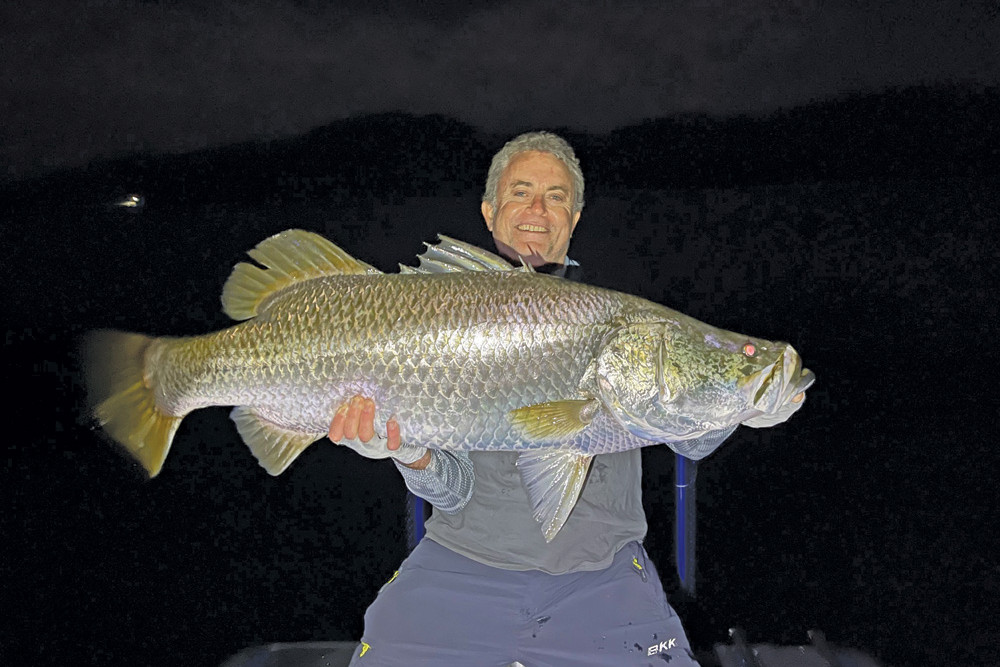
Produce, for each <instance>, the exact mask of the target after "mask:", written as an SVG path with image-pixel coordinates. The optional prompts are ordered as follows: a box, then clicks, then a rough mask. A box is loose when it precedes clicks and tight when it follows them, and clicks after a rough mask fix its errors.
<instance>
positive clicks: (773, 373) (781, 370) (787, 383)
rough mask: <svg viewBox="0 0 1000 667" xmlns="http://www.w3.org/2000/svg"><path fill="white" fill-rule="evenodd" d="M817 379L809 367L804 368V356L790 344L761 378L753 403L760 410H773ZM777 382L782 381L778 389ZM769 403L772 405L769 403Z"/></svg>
mask: <svg viewBox="0 0 1000 667" xmlns="http://www.w3.org/2000/svg"><path fill="white" fill-rule="evenodd" d="M815 381H816V375H815V374H814V373H813V372H812V371H811V370H809V369H808V368H802V358H801V357H799V354H798V352H796V351H795V349H794V348H793V347H791V346H790V345H789V346H788V347H786V348H785V351H784V352H783V353H782V357H781V359H778V360H775V362H774V364H773V365H772V366H771V368H770V370H769V371H768V372H767V374H766V375H765V376H764V378H763V379H762V380H761V382H760V384H759V385H758V387H757V391H756V392H755V393H754V397H753V405H754V407H755V408H757V409H758V410H763V411H764V412H773V411H774V410H776V409H778V408H780V407H782V406H784V405H786V404H787V403H789V402H790V401H791V400H792V399H793V398H795V397H796V396H798V395H799V394H801V393H802V392H804V391H805V390H806V389H808V388H809V387H811V386H812V384H813V382H815ZM776 382H780V383H781V386H780V388H779V389H777V391H776V390H775V389H776V388H775V387H774V384H775V383H776ZM800 400H801V399H800ZM762 403H763V404H764V405H762ZM768 403H770V405H767V404H768Z"/></svg>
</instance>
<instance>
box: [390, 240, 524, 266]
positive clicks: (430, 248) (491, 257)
mask: <svg viewBox="0 0 1000 667" xmlns="http://www.w3.org/2000/svg"><path fill="white" fill-rule="evenodd" d="M424 245H425V246H427V249H426V250H425V251H424V252H423V253H421V254H420V255H417V259H418V260H420V265H419V266H415V267H414V266H404V265H402V264H400V265H399V272H400V273H455V272H458V271H515V270H518V271H528V272H531V273H534V272H535V270H534V269H533V268H532V267H531V265H529V264H526V263H524V262H523V261H522V264H523V266H522V268H520V269H514V268H513V267H512V266H511V265H510V264H509V263H508V262H507V260H505V259H504V258H503V257H500V256H499V255H495V254H493V253H492V252H489V251H487V250H483V249H482V248H480V247H479V246H474V245H472V244H471V243H466V242H465V241H459V240H458V239H453V238H451V237H450V236H445V235H444V234H438V242H437V243H436V244H433V245H432V244H430V243H425V244H424Z"/></svg>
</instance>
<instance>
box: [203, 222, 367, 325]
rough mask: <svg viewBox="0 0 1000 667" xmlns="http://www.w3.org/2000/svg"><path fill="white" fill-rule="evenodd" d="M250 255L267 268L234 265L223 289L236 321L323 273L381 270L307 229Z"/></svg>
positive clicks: (280, 235)
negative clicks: (282, 293)
mask: <svg viewBox="0 0 1000 667" xmlns="http://www.w3.org/2000/svg"><path fill="white" fill-rule="evenodd" d="M247 254H248V255H250V257H252V258H253V259H255V260H257V261H258V262H260V263H261V264H262V265H263V266H265V267H267V268H263V269H262V268H260V267H259V266H257V265H255V264H250V263H249V262H240V263H239V264H237V265H236V266H234V267H233V272H232V273H231V274H229V279H228V280H227V281H226V284H225V286H224V287H223V288H222V310H223V312H225V313H226V315H229V317H231V318H233V319H234V320H246V319H250V318H251V317H254V316H255V315H257V313H258V310H259V308H260V304H261V303H262V302H263V301H264V300H265V299H266V298H267V297H269V296H271V295H272V294H275V293H276V292H280V291H281V290H283V289H285V288H286V287H289V286H290V285H294V284H295V283H299V282H302V281H305V280H312V279H313V278H320V277H322V276H339V275H346V274H355V273H368V274H376V273H381V271H379V270H378V269H376V268H375V267H374V266H371V265H369V264H365V263H364V262H362V261H360V260H357V259H354V258H353V257H351V256H350V255H348V254H347V253H346V252H344V251H343V250H341V249H340V248H338V247H337V246H335V245H334V244H333V243H331V242H330V241H328V240H327V239H325V238H323V237H322V236H320V235H319V234H314V233H312V232H307V231H305V230H304V229H288V230H285V231H283V232H280V233H278V234H275V235H274V236H272V237H270V238H267V239H264V240H263V241H261V242H260V243H258V244H257V247H256V248H254V249H253V250H250V251H248V252H247Z"/></svg>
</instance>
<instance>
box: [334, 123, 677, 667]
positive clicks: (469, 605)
mask: <svg viewBox="0 0 1000 667" xmlns="http://www.w3.org/2000/svg"><path fill="white" fill-rule="evenodd" d="M583 192H584V182H583V174H582V172H581V171H580V165H579V161H578V160H577V158H576V156H575V154H574V153H573V149H572V148H571V147H570V146H569V144H567V143H566V142H565V141H564V140H563V139H561V138H560V137H558V136H556V135H553V134H549V133H546V132H532V133H528V134H523V135H521V136H518V137H516V138H514V139H513V140H511V141H510V142H508V143H507V144H506V145H505V146H504V147H503V148H502V149H501V150H500V151H499V152H498V153H497V154H496V155H495V156H494V158H493V162H492V164H491V166H490V170H489V174H488V177H487V181H486V191H485V193H484V195H483V202H482V214H483V218H484V219H485V221H486V226H487V228H488V229H489V230H490V232H491V233H492V234H493V238H494V241H495V242H496V245H497V249H498V250H499V251H500V252H501V253H502V254H503V255H505V256H506V257H508V258H509V259H511V260H512V261H515V262H516V263H517V264H520V261H521V260H522V259H523V260H524V261H527V262H529V263H530V264H532V265H534V266H536V267H537V270H539V271H547V272H551V273H556V274H558V275H563V276H567V272H569V275H568V276H567V277H570V278H572V277H573V276H572V271H571V269H572V268H573V266H574V265H575V262H573V261H572V260H570V259H569V258H568V257H567V251H568V249H569V242H570V239H571V238H572V235H573V231H574V230H575V229H576V225H577V222H579V219H580V212H581V211H582V209H583V203H584V202H583ZM374 414H375V405H374V403H373V402H372V401H371V400H370V399H367V398H364V397H355V398H354V399H353V400H352V401H350V402H349V403H348V404H345V405H344V406H342V407H341V409H340V410H339V411H338V412H337V415H336V416H335V417H334V419H333V422H332V424H331V425H330V433H329V435H330V439H331V440H334V441H335V442H341V443H343V444H346V445H348V446H350V447H352V448H353V449H355V450H356V451H358V452H360V453H361V454H363V455H365V456H368V457H372V458H386V457H392V458H393V459H394V461H395V463H396V466H397V467H398V468H399V470H400V472H401V473H402V474H403V477H404V479H405V481H406V484H407V487H408V488H409V489H410V490H411V491H412V492H413V493H415V494H416V495H418V496H420V497H422V498H424V499H426V500H428V501H429V502H430V503H431V504H432V505H433V506H434V508H435V510H434V513H433V515H432V516H431V518H430V519H429V520H428V521H427V525H426V537H425V539H424V540H422V541H421V542H420V544H418V545H417V547H416V548H415V549H414V550H413V552H412V553H411V554H410V556H409V557H408V558H407V559H406V560H405V561H404V562H403V565H402V566H401V567H400V569H399V572H398V573H397V575H396V576H395V577H393V579H392V580H391V581H390V582H389V583H387V584H386V585H385V586H383V588H382V590H381V591H379V594H378V597H377V598H376V600H375V602H373V603H372V605H371V607H369V609H368V611H367V613H366V614H365V631H364V635H363V637H362V642H361V644H360V645H359V647H358V650H357V651H356V652H355V656H354V659H353V660H352V662H351V664H352V665H354V666H355V667H365V666H367V665H373V666H374V665H380V666H381V665H385V666H389V665H392V666H399V667H403V666H407V667H410V666H420V665H427V666H430V665H434V666H442V665H446V666H451V665H453V666H455V667H477V666H479V665H482V666H496V667H502V666H504V665H507V664H509V663H511V662H513V661H515V660H516V661H519V662H521V663H523V664H524V665H525V666H526V667H546V666H551V667H560V666H567V667H569V666H573V667H581V666H591V665H592V666H594V667H597V666H605V665H606V666H608V667H611V666H614V667H623V666H628V665H653V664H655V665H662V664H664V663H665V662H669V663H670V664H671V665H696V664H697V663H696V662H695V661H694V658H693V656H692V654H691V652H690V649H689V644H688V640H687V637H686V636H685V633H684V629H683V628H682V626H681V623H680V620H679V619H678V618H677V615H676V614H675V613H674V611H673V609H671V607H670V605H669V604H668V602H667V599H666V596H665V595H664V593H663V588H662V586H661V584H660V580H659V577H658V576H657V573H656V570H655V568H654V567H653V564H652V562H650V561H649V560H648V558H647V557H646V552H645V550H644V549H643V547H642V544H641V540H642V539H643V537H644V536H645V534H646V518H645V514H644V512H643V508H642V500H641V455H640V453H639V450H638V449H633V450H630V451H627V452H621V453H617V454H607V455H601V456H597V457H596V458H595V459H594V463H593V465H592V468H591V472H590V476H589V478H588V480H587V482H586V484H585V485H584V488H583V491H582V492H581V495H580V498H579V500H578V502H577V504H576V506H575V508H574V509H573V512H572V513H571V514H570V516H569V519H568V520H567V521H566V524H565V525H564V526H563V528H562V530H561V531H560V532H559V533H558V534H557V535H556V536H555V538H554V539H553V540H552V541H551V542H546V541H545V540H544V538H543V537H542V532H541V530H539V526H538V523H537V522H536V521H535V519H534V518H533V516H532V509H531V505H530V503H529V501H528V498H527V494H526V492H525V490H524V488H523V486H522V484H521V480H520V475H519V473H518V470H517V468H516V466H515V465H514V461H515V460H516V458H517V452H470V453H463V452H459V453H453V452H443V451H440V450H427V449H424V448H422V447H420V446H419V443H412V444H411V443H404V442H403V439H402V437H401V435H400V432H399V425H398V424H397V423H396V422H395V421H394V420H392V419H390V420H389V422H388V423H387V425H386V431H387V433H386V437H385V438H384V439H383V438H377V437H375V434H374V424H373V422H374ZM654 661H655V662H654Z"/></svg>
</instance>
